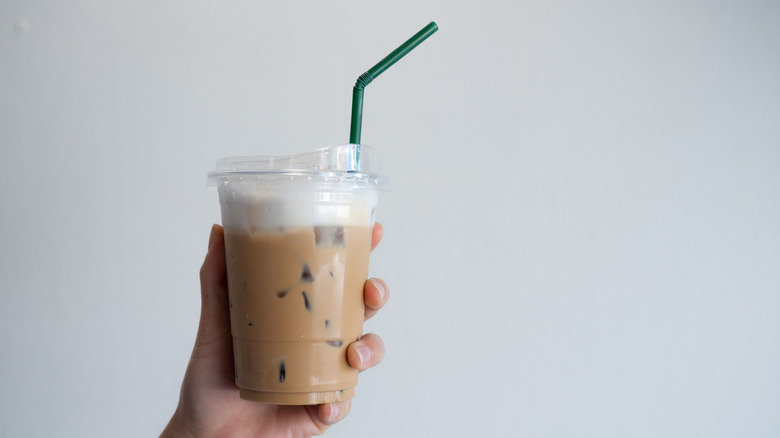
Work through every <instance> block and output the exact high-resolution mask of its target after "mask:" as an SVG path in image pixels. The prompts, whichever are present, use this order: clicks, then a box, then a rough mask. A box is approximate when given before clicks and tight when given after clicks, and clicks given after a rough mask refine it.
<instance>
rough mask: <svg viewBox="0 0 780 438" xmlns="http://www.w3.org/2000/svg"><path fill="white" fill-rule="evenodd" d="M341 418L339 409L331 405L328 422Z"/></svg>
mask: <svg viewBox="0 0 780 438" xmlns="http://www.w3.org/2000/svg"><path fill="white" fill-rule="evenodd" d="M338 416H339V407H338V406H337V405H335V404H333V403H331V404H330V413H328V420H335V419H336V417H338Z"/></svg>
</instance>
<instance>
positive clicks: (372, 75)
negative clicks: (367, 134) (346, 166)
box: [349, 21, 439, 144]
mask: <svg viewBox="0 0 780 438" xmlns="http://www.w3.org/2000/svg"><path fill="white" fill-rule="evenodd" d="M437 30H439V27H438V26H436V23H434V22H433V21H431V22H430V24H428V25H427V26H425V27H424V28H422V30H420V31H419V32H417V33H416V34H414V36H413V37H411V38H409V39H408V40H407V41H406V42H405V43H403V44H401V45H400V46H399V47H398V48H397V49H395V50H393V51H392V52H391V53H390V54H389V55H387V56H385V58H384V59H382V60H381V61H379V62H378V63H376V65H375V66H373V67H371V68H370V69H369V70H368V71H367V72H365V73H363V74H362V75H360V77H358V78H357V81H356V82H355V86H354V87H353V88H352V123H351V125H350V130H349V142H350V143H352V144H360V130H361V127H362V124H363V90H364V89H365V88H366V86H367V85H368V84H370V83H371V81H373V80H374V79H376V77H377V76H379V75H380V74H382V72H384V71H385V70H387V69H388V68H390V66H392V65H393V64H395V63H396V62H398V60H400V59H401V58H403V57H404V56H406V54H407V53H409V52H411V51H412V49H414V48H415V47H417V46H418V45H419V44H420V43H421V42H423V41H425V39H426V38H428V37H429V36H431V35H433V33H434V32H436V31H437Z"/></svg>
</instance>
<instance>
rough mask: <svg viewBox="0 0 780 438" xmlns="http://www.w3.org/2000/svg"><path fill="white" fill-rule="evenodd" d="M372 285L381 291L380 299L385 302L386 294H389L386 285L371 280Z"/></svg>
mask: <svg viewBox="0 0 780 438" xmlns="http://www.w3.org/2000/svg"><path fill="white" fill-rule="evenodd" d="M371 283H372V284H373V285H374V287H375V288H376V290H378V291H379V298H381V299H382V301H384V300H385V294H386V293H387V291H386V290H385V285H384V284H383V283H382V282H381V281H379V280H371Z"/></svg>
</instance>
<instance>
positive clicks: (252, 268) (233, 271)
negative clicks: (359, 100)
mask: <svg viewBox="0 0 780 438" xmlns="http://www.w3.org/2000/svg"><path fill="white" fill-rule="evenodd" d="M379 171H380V169H379V163H378V161H377V157H376V156H375V153H374V152H373V150H372V149H371V148H370V147H368V146H365V145H356V144H347V145H340V146H333V147H327V148H323V149H319V150H316V151H312V152H308V153H303V154H298V155H291V156H285V157H235V158H223V159H220V160H219V161H218V162H217V168H216V170H215V171H213V172H210V173H209V175H208V185H210V186H212V185H213V186H216V187H217V189H218V191H219V202H220V206H221V209H222V223H223V226H224V229H225V259H226V262H227V274H228V294H229V299H230V322H231V331H232V335H233V356H234V361H235V378H236V385H237V386H238V387H239V388H240V389H241V398H243V399H245V400H255V401H260V402H265V403H273V404H280V405H305V404H320V403H329V402H334V401H339V400H347V399H350V398H352V397H353V396H354V388H355V386H356V385H357V378H358V371H357V370H356V369H354V368H352V367H350V366H349V364H348V363H347V347H348V346H349V344H350V343H352V342H354V341H355V340H357V339H359V337H360V336H361V335H362V333H363V313H364V303H363V286H364V283H365V281H366V279H367V276H368V258H369V252H370V248H371V234H372V229H373V226H374V214H375V211H376V206H377V199H378V194H379V190H381V189H382V188H383V187H384V186H385V185H386V179H385V178H384V177H382V176H381V175H380V174H379Z"/></svg>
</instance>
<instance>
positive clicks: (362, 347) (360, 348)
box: [355, 344, 372, 365]
mask: <svg viewBox="0 0 780 438" xmlns="http://www.w3.org/2000/svg"><path fill="white" fill-rule="evenodd" d="M355 351H357V354H358V357H359V358H360V363H361V364H362V365H366V364H368V361H369V360H371V355H372V352H371V349H370V348H368V345H366V344H357V345H355Z"/></svg>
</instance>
